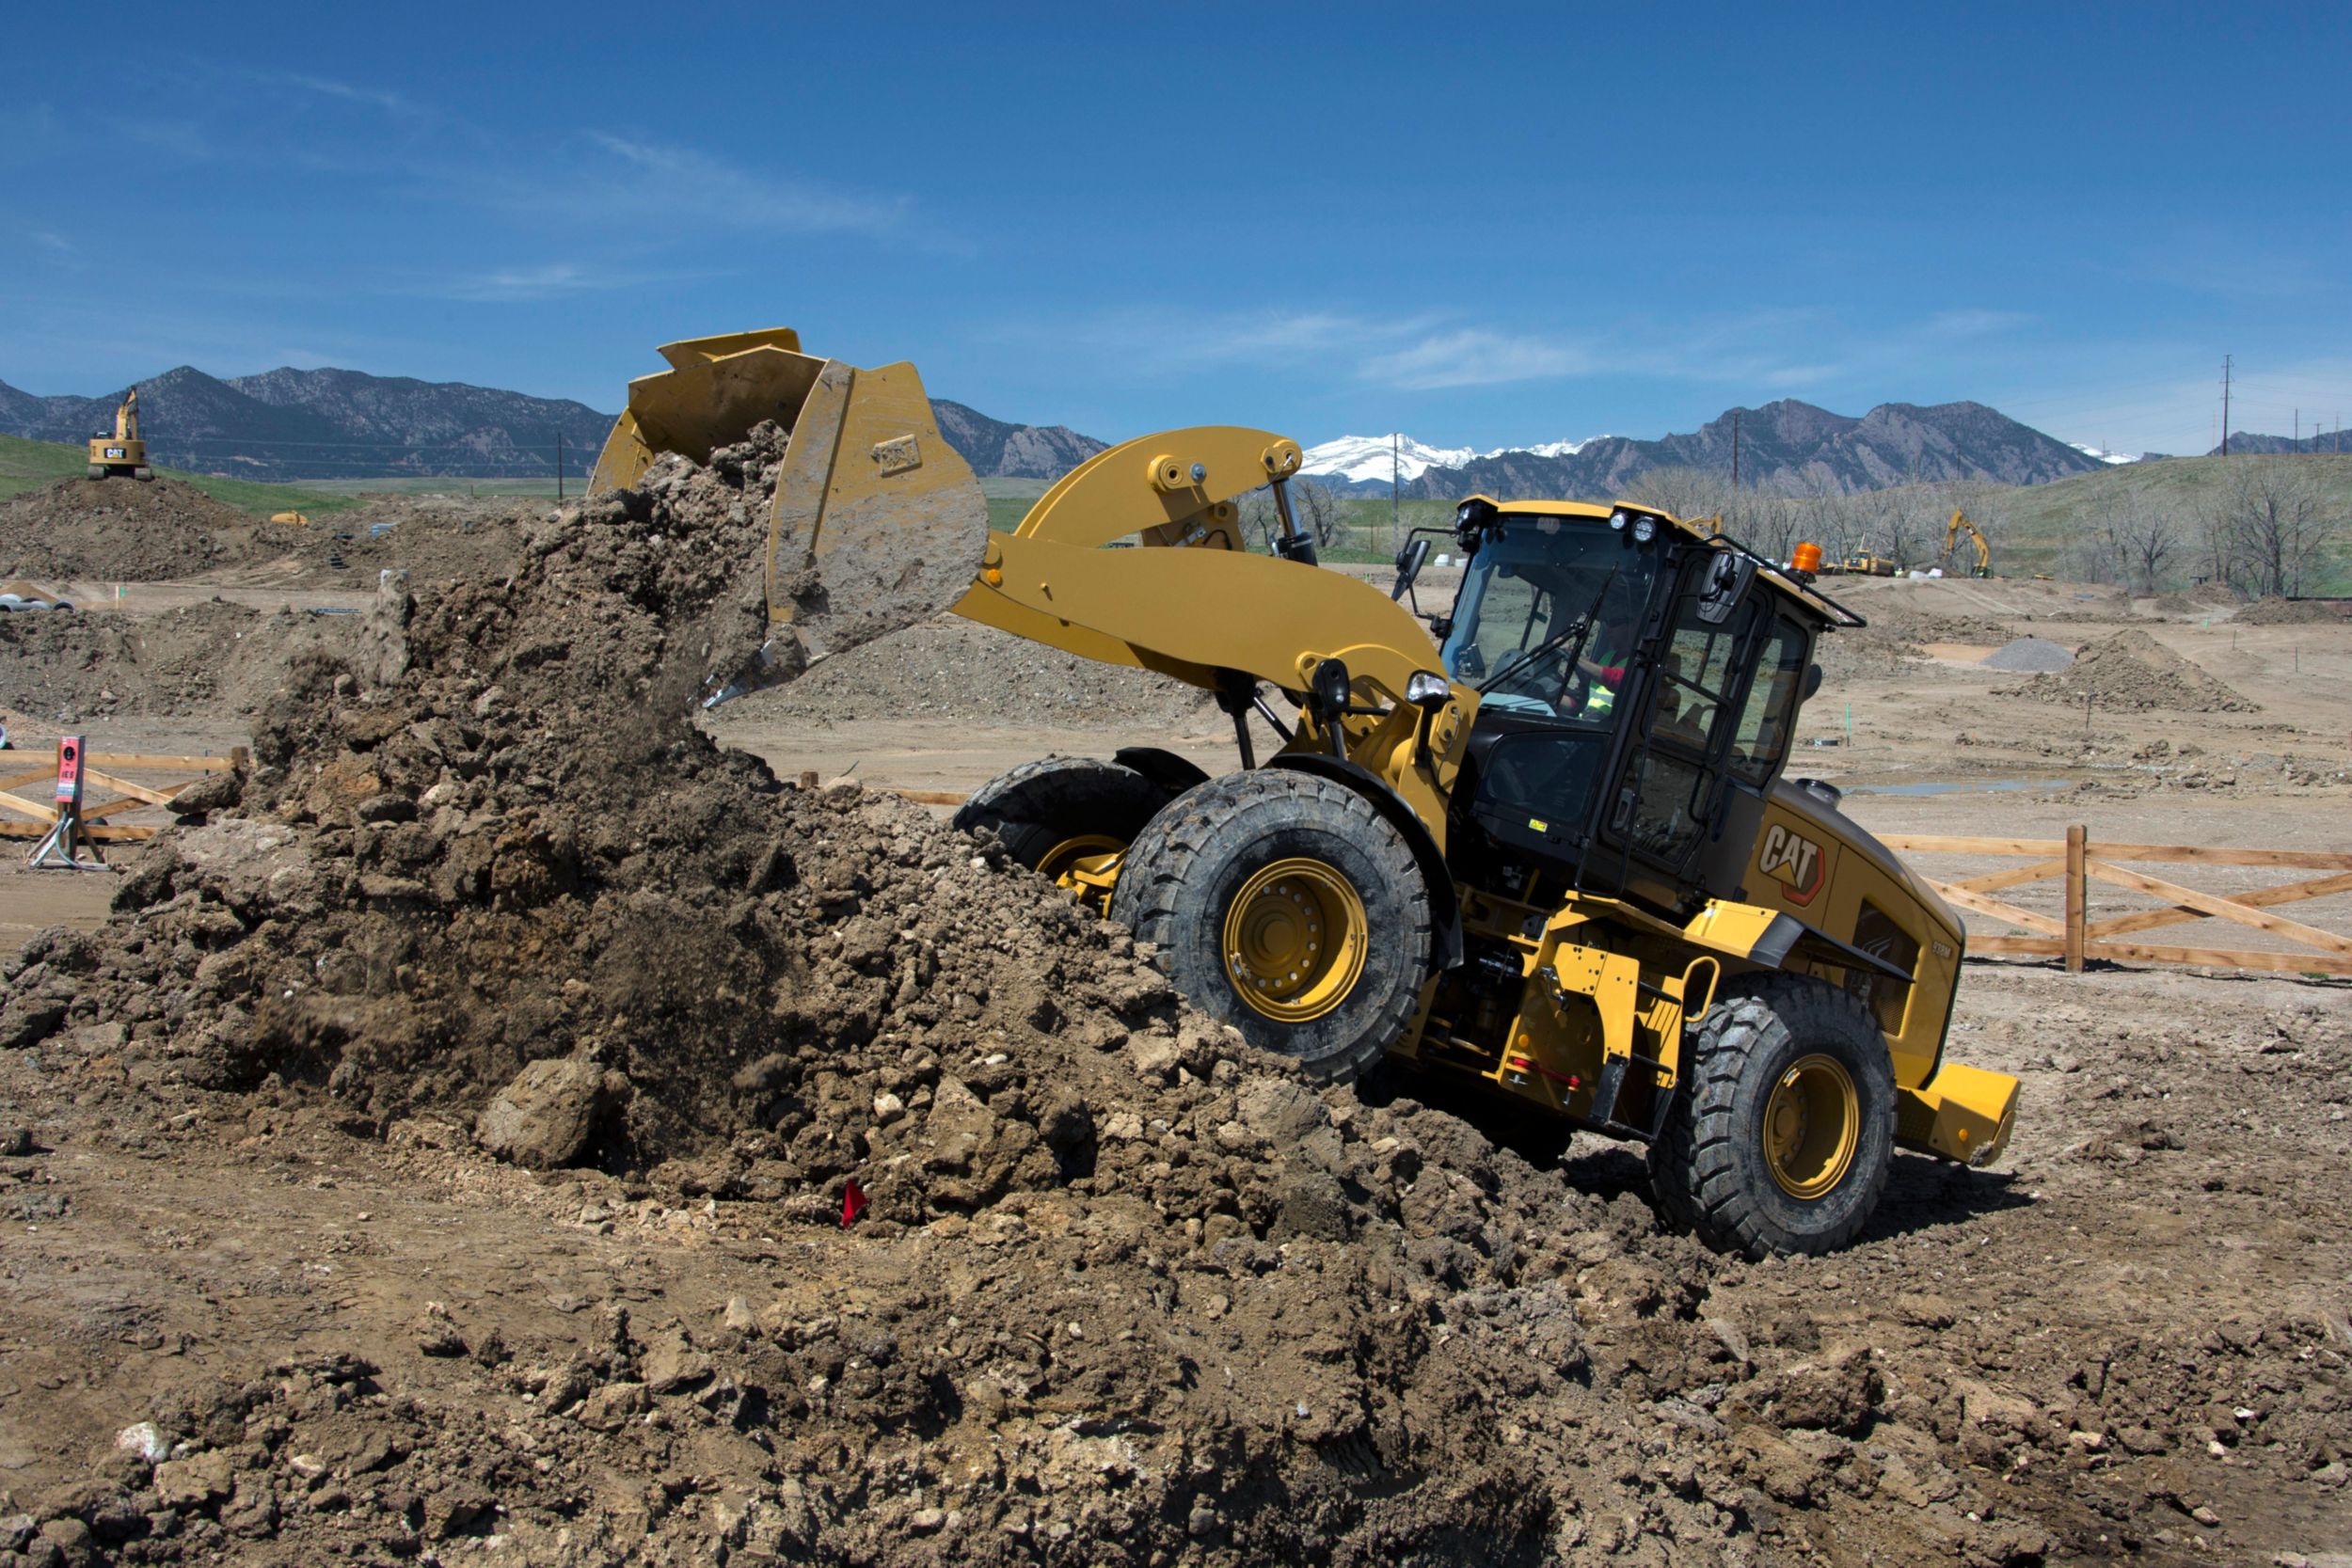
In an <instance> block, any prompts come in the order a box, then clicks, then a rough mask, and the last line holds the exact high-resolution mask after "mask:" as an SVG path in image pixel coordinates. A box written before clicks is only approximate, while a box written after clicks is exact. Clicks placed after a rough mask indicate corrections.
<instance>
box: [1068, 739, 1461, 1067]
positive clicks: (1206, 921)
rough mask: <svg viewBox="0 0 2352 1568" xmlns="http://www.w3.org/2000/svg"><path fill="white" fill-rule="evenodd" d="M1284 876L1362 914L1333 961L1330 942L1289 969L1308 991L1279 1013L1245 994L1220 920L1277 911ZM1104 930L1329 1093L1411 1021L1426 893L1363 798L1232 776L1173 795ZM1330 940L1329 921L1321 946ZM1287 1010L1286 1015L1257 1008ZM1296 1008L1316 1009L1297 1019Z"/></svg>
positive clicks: (1425, 951)
mask: <svg viewBox="0 0 2352 1568" xmlns="http://www.w3.org/2000/svg"><path fill="white" fill-rule="evenodd" d="M1283 867H1298V868H1300V870H1299V875H1300V877H1301V878H1302V879H1304V880H1305V881H1308V882H1312V883H1314V884H1315V885H1317V886H1319V887H1321V888H1322V889H1323V890H1324V895H1327V896H1336V897H1338V898H1340V899H1341V900H1342V901H1344V899H1345V897H1346V893H1343V892H1342V891H1341V887H1342V884H1344V888H1345V889H1346V890H1348V891H1352V894H1353V896H1354V898H1355V899H1356V900H1357V902H1358V903H1359V906H1360V908H1359V910H1357V911H1355V912H1354V913H1353V914H1351V915H1350V916H1349V918H1350V919H1354V918H1357V917H1360V920H1361V928H1360V931H1359V932H1357V933H1355V934H1354V936H1353V937H1349V938H1346V939H1344V945H1345V947H1346V950H1345V951H1342V949H1343V943H1342V942H1335V943H1334V944H1333V946H1332V948H1330V949H1325V950H1318V949H1313V948H1310V949H1309V951H1310V952H1313V953H1315V954H1316V956H1315V957H1313V958H1304V959H1301V960H1300V962H1301V967H1302V969H1306V970H1308V971H1310V973H1309V974H1308V984H1307V986H1306V987H1305V988H1302V989H1301V990H1298V991H1295V992H1293V993H1291V995H1292V996H1293V997H1295V998H1297V999H1298V1000H1296V1001H1295V1002H1291V1003H1288V1004H1285V1003H1284V1002H1282V1001H1279V1000H1278V999H1277V998H1275V997H1273V996H1269V995H1262V996H1260V997H1259V998H1257V999H1255V1000H1253V999H1252V997H1251V996H1250V995H1248V994H1246V993H1245V990H1244V987H1243V984H1242V982H1241V981H1239V980H1237V979H1236V977H1235V974H1234V972H1233V969H1232V967H1230V966H1229V964H1228V961H1227V960H1228V955H1227V951H1226V937H1227V927H1228V925H1229V921H1232V920H1241V921H1245V922H1246V920H1247V916H1246V914H1245V912H1244V911H1243V909H1242V907H1241V906H1240V900H1242V898H1243V896H1244V895H1249V897H1250V899H1251V900H1252V905H1253V906H1254V907H1263V904H1264V902H1265V901H1267V900H1269V899H1279V896H1281V889H1283V888H1284V887H1287V886H1290V885H1291V884H1290V883H1289V882H1287V881H1284V880H1280V879H1281V878H1282V877H1284V875H1285V873H1284V872H1283V871H1282V869H1281V868H1283ZM1268 878H1275V879H1277V880H1275V881H1273V882H1271V883H1269V882H1268V881H1267V880H1266V879H1268ZM1253 889H1254V890H1256V891H1254V892H1253ZM1272 907H1273V908H1275V909H1277V910H1279V909H1281V905H1280V904H1279V901H1277V902H1274V903H1273V904H1272ZM1300 908H1301V909H1302V910H1304V909H1305V908H1306V904H1305V902H1304V901H1303V900H1301V901H1300ZM1283 912H1284V914H1285V915H1287V912H1288V911H1283ZM1111 918H1112V919H1114V920H1117V921H1120V922H1121V923H1123V924H1124V925H1126V926H1127V927H1130V928H1131V929H1133V930H1134V932H1135V933H1136V936H1137V937H1139V938H1141V939H1143V940H1144V941H1146V942H1152V944H1153V945H1154V946H1155V947H1156V948H1157V949H1158V953H1157V956H1156V958H1154V960H1153V961H1154V962H1156V963H1157V964H1158V965H1159V967H1160V969H1161V970H1162V971H1163V972H1164V973H1166V974H1167V975H1168V978H1169V979H1170V980H1172V981H1174V982H1175V985H1176V989H1177V990H1180V991H1182V992H1183V993H1184V996H1185V997H1186V998H1187V999H1188V1000H1189V1001H1191V1002H1192V1004H1193V1005H1194V1006H1197V1007H1199V1008H1200V1009H1201V1010H1202V1011H1203V1012H1206V1013H1208V1014H1209V1015H1211V1016H1212V1017H1214V1018H1217V1019H1220V1020H1222V1021H1224V1022H1227V1023H1231V1024H1232V1025H1233V1026H1234V1027H1235V1028H1237V1029H1239V1030H1240V1031H1241V1033H1242V1035H1243V1037H1246V1038H1247V1039H1248V1040H1249V1041H1250V1042H1251V1043H1253V1044H1256V1045H1259V1046H1262V1047H1264V1048H1265V1049H1267V1050H1269V1051H1276V1052H1279V1053H1282V1054H1284V1055H1286V1056H1292V1057H1295V1058H1296V1059H1297V1060H1298V1061H1299V1062H1300V1063H1301V1064H1302V1065H1303V1066H1304V1067H1305V1068H1306V1069H1307V1070H1308V1071H1309V1072H1310V1073H1311V1074H1312V1075H1313V1076H1314V1077H1316V1078H1318V1079H1321V1080H1324V1081H1325V1082H1329V1083H1352V1082H1354V1081H1355V1080H1356V1079H1357V1078H1358V1077H1359V1076H1360V1075H1361V1074H1362V1073H1363V1072H1364V1071H1365V1069H1369V1068H1370V1067H1372V1066H1373V1065H1374V1064H1375V1063H1376V1062H1378V1061H1379V1060H1380V1058H1381V1057H1382V1055H1384V1054H1385V1053H1387V1051H1388V1049H1389V1047H1390V1046H1391V1045H1392V1044H1394V1043H1395V1042H1396V1040H1397V1039H1398V1038H1399V1037H1401V1036H1403V1034H1404V1033H1405V1030H1406V1025H1407V1024H1409V1023H1410V1022H1411V1021H1412V1016H1413V1012H1414V1009H1415V1008H1416V1007H1417V1006H1419V1004H1420V1001H1421V990H1422V983H1423V982H1424V981H1425V980H1426V979H1427V978H1428V975H1429V963H1430V925H1431V917H1430V911H1429V891H1428V888H1427V887H1426V886H1425V885H1424V884H1423V882H1422V874H1421V867H1420V866H1419V865H1418V864H1417V863H1415V861H1414V859H1413V851H1412V849H1411V847H1409V846H1407V845H1406V842H1405V838H1404V835H1402V834H1401V833H1399V832H1397V830H1396V829H1395V828H1394V827H1393V826H1391V824H1390V823H1389V821H1388V820H1387V819H1386V818H1385V817H1383V816H1381V815H1380V813H1379V812H1377V811H1376V810H1375V809H1374V808H1373V805H1372V803H1371V802H1370V801H1368V800H1365V799H1364V798H1363V797H1362V796H1360V795H1359V794H1357V793H1356V792H1355V791H1354V790H1352V789H1349V788H1347V787H1346V786H1345V785H1343V784H1336V783H1334V782H1332V781H1331V780H1328V779H1324V778H1318V777H1316V776H1314V775H1313V774H1310V773H1298V772H1291V771H1287V770H1284V769H1281V768H1263V769H1260V770H1258V771H1255V772H1248V773H1234V774H1230V775H1228V776H1227V777H1225V778H1222V779H1214V780H1211V781H1210V782H1209V783H1207V784H1201V785H1199V786H1198V787H1196V788H1193V789H1189V790H1186V791H1185V792H1184V794H1182V795H1180V796H1178V797H1177V798H1176V799H1175V800H1174V801H1172V802H1171V803H1170V804H1169V805H1168V809H1167V810H1165V811H1163V812H1161V813H1160V814H1159V815H1158V816H1155V817H1153V818H1152V822H1151V824H1150V826H1148V827H1146V828H1145V829H1144V831H1143V832H1142V833H1141V834H1139V835H1138V836H1137V837H1136V841H1135V844H1134V845H1133V847H1130V848H1129V850H1128V851H1127V862H1126V865H1125V867H1124V868H1123V869H1122V870H1121V872H1120V878H1119V885H1118V887H1117V888H1116V889H1115V890H1114V891H1113V893H1112V895H1111ZM1326 920H1327V921H1328V920H1329V916H1328V915H1327V916H1326ZM1313 928H1314V927H1311V926H1306V927H1301V929H1302V930H1312V929H1313ZM1338 929H1340V927H1339V925H1338V924H1337V923H1336V922H1333V923H1331V925H1330V928H1329V929H1327V930H1326V931H1325V933H1324V934H1325V935H1326V936H1329V935H1331V934H1332V932H1333V931H1336V930H1338ZM1318 964H1320V965H1323V966H1326V967H1325V968H1324V969H1323V970H1322V972H1321V974H1322V978H1321V979H1320V981H1318V980H1317V979H1316V977H1315V974H1314V973H1313V970H1314V966H1315V965H1318ZM1291 978H1292V980H1294V981H1295V980H1297V979H1298V978H1299V974H1298V972H1293V974H1292V975H1291ZM1269 982H1270V983H1271V984H1272V985H1275V986H1279V985H1280V984H1281V983H1282V981H1281V977H1280V975H1279V974H1275V973H1273V972H1268V975H1267V982H1262V983H1261V985H1260V988H1259V989H1260V990H1261V991H1263V990H1265V986H1266V984H1267V983H1269ZM1318 988H1320V989H1318ZM1318 998H1321V999H1320V1000H1318ZM1285 1005H1288V1006H1291V1007H1292V1009H1293V1016H1288V1017H1284V1016H1277V1014H1276V1013H1274V1012H1270V1011H1268V1010H1267V1009H1268V1008H1269V1007H1275V1006H1285ZM1305 1007H1314V1008H1317V1009H1319V1010H1317V1011H1314V1012H1313V1013H1312V1015H1311V1016H1298V1012H1299V1009H1301V1008H1305Z"/></svg>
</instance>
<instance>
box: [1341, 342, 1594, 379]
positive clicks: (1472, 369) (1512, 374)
mask: <svg viewBox="0 0 2352 1568" xmlns="http://www.w3.org/2000/svg"><path fill="white" fill-rule="evenodd" d="M1593 368H1594V362H1593V358H1592V356H1590V355H1589V354H1587V353H1586V352H1585V351H1584V350H1582V349H1581V348H1577V347H1573V346H1571V345H1569V344H1566V343H1563V342H1557V341H1547V340H1545V339H1542V338H1535V337H1521V336H1514V335H1509V334H1505V333H1502V332H1496V331H1492V330H1490V329H1488V328H1486V327H1475V326H1472V327H1460V328H1456V329H1455V330H1454V331H1451V332H1439V333H1435V334H1432V335H1430V336H1428V337H1425V338H1423V339H1422V340H1421V341H1419V342H1416V343H1413V344H1410V345H1409V346H1407V347H1405V348H1400V349H1397V350H1394V351H1392V352H1390V353H1386V354H1375V355H1374V356H1371V357H1369V358H1367V359H1366V360H1364V362H1363V364H1362V365H1361V367H1359V374H1360V375H1361V376H1362V377H1363V378H1364V379H1365V380H1367V381H1375V382H1380V383H1383V384H1385V385H1387V386H1391V387H1394V388H1398V389H1399V390H1402V391H1411V392H1425V391H1436V390H1438V389H1439V388H1447V387H1492V386H1496V385H1499V384H1501V383H1503V382H1508V381H1542V380H1549V379H1551V378H1554V377H1558V376H1570V375H1584V374H1587V373H1589V372H1591V371H1592V370H1593Z"/></svg>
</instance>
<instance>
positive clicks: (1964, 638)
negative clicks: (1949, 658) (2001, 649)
mask: <svg viewBox="0 0 2352 1568" xmlns="http://www.w3.org/2000/svg"><path fill="white" fill-rule="evenodd" d="M1895 629H1896V630H1899V631H1900V632H1901V633H1902V634H1903V635H1904V636H1906V637H1908V638H1910V639H1911V640H1912V641H1915V642H1962V643H1969V644H1980V645H1983V646H1987V647H1998V646H1999V645H2000V644H2001V643H2004V642H2007V641H2010V637H2011V636H2012V635H2013V634H2012V633H2011V632H2010V629H2009V627H2008V626H2004V625H2002V624H2001V623H2000V622H1998V621H1994V620H1990V619H1988V618H1987V617H1985V616H1982V615H1909V616H1905V617H1903V619H1902V620H1901V621H1900V622H1899V624H1898V625H1897V626H1896V627H1895Z"/></svg>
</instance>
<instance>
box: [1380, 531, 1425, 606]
mask: <svg viewBox="0 0 2352 1568" xmlns="http://www.w3.org/2000/svg"><path fill="white" fill-rule="evenodd" d="M1428 559H1429V541H1428V540H1426V539H1415V540H1411V541H1409V542H1408V543H1407V544H1406V546H1405V547H1404V548H1403V549H1401V550H1399V551H1397V552H1396V586H1395V587H1394V588H1391V589H1390V590H1389V597H1390V598H1391V599H1401V598H1403V597H1404V596H1405V594H1406V590H1407V589H1409V588H1411V587H1412V586H1413V579H1414V578H1418V577H1420V576H1421V568H1422V562H1425V561H1427V560H1428Z"/></svg>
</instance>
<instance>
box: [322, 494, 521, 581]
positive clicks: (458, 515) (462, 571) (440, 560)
mask: <svg viewBox="0 0 2352 1568" xmlns="http://www.w3.org/2000/svg"><path fill="white" fill-rule="evenodd" d="M550 510H551V508H550V507H549V506H548V503H546V502H533V501H519V500H471V499H467V498H464V497H459V496H367V497H363V498H362V499H361V502H360V504H359V505H358V506H356V507H354V508H352V509H351V510H350V511H348V512H338V513H336V514H334V515H332V516H330V517H326V518H322V519H321V520H320V524H319V526H321V527H325V528H329V529H331V530H333V531H335V532H336V533H339V534H349V535H350V537H349V538H348V539H345V540H342V545H341V554H342V559H343V561H344V562H345V563H346V564H347V565H348V566H349V568H350V569H351V570H352V571H353V572H355V573H358V574H359V576H360V577H361V578H362V579H363V580H366V581H369V582H373V580H374V577H375V574H376V572H378V571H380V570H385V569H394V570H399V571H404V572H406V573H408V574H409V576H410V577H411V578H413V579H414V580H416V581H417V582H419V583H430V582H442V581H446V580H448V579H450V578H459V577H475V576H487V575H489V574H491V573H494V572H498V573H503V572H506V571H509V570H512V569H513V567H514V565H515V562H516V561H517V560H518V559H520V557H521V554H522V542H523V536H524V534H525V533H526V532H528V531H529V530H530V529H531V527H532V525H533V524H534V523H537V522H539V521H541V520H543V519H544V518H545V517H546V516H547V515H548V512H549V511H550Z"/></svg>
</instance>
